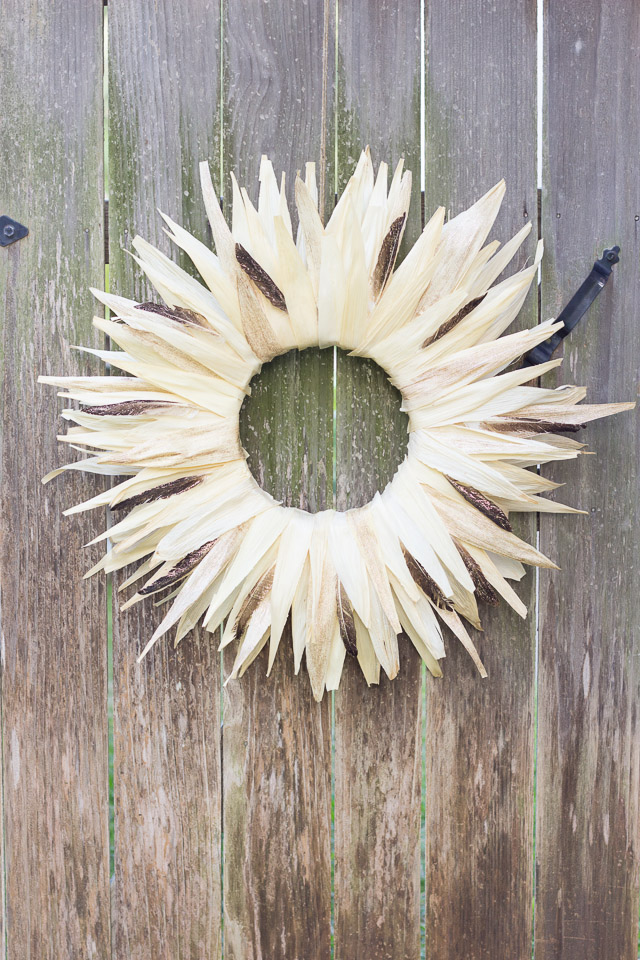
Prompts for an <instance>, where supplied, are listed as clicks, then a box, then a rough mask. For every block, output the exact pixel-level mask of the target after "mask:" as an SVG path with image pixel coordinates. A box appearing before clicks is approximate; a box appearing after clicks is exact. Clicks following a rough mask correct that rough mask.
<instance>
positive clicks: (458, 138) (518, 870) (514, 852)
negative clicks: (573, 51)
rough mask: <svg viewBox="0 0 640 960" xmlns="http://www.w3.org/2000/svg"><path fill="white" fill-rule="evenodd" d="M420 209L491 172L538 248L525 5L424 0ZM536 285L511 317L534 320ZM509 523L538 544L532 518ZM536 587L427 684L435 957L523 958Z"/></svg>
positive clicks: (475, 192) (504, 217) (455, 207)
mask: <svg viewBox="0 0 640 960" xmlns="http://www.w3.org/2000/svg"><path fill="white" fill-rule="evenodd" d="M426 43H427V79H426V164H427V166H426V215H427V216H429V214H430V212H431V211H432V210H433V209H434V208H435V207H436V206H437V204H438V203H444V204H446V205H447V206H448V207H449V208H450V210H451V215H455V214H456V213H458V212H459V211H460V210H462V209H464V208H465V207H467V206H468V205H469V204H470V203H472V202H473V201H475V200H476V199H477V198H478V197H479V196H480V195H481V194H482V193H484V192H485V191H486V190H487V189H489V187H491V186H492V185H493V184H494V183H496V182H497V181H498V180H499V179H500V178H501V177H505V179H506V181H507V195H506V198H505V201H504V205H503V206H504V209H503V211H502V212H501V214H500V217H499V219H498V222H497V225H496V229H495V231H494V235H495V236H497V237H498V238H499V239H500V240H506V239H507V238H508V237H510V236H512V235H513V233H515V232H516V230H518V229H519V228H520V227H521V226H522V225H523V223H524V222H525V219H526V218H529V219H532V220H533V221H534V230H533V231H532V235H531V236H530V238H529V240H528V241H527V243H526V244H525V249H524V252H523V253H522V254H521V256H520V258H519V266H522V265H523V263H524V258H525V257H526V256H530V255H531V253H532V251H533V249H534V247H535V234H536V229H535V226H536V220H537V212H536V211H537V203H536V126H535V113H536V11H535V4H532V3H528V2H524V0H523V2H520V0H517V2H513V3H509V4H497V5H496V4H492V3H488V2H482V3H477V2H474V0H465V2H463V3H459V4H455V5H452V4H450V3H446V2H443V0H432V2H430V3H429V4H428V5H427V23H426ZM536 306H537V305H536V296H535V291H534V292H532V293H530V294H529V299H528V301H527V304H526V305H525V308H524V311H523V314H522V315H521V320H520V322H521V323H525V322H526V324H527V325H530V324H531V323H533V322H535V320H536ZM518 531H519V533H520V535H521V536H525V537H526V539H528V540H529V541H530V542H534V541H535V519H534V520H532V521H531V522H520V523H519V526H518ZM534 586H535V577H534V573H533V572H531V571H530V572H529V573H528V574H527V576H526V578H525V580H523V581H522V582H521V584H520V585H519V586H518V588H517V589H518V593H519V594H520V596H521V597H522V599H523V600H524V602H525V603H526V604H527V606H528V607H529V611H530V612H529V618H528V620H527V621H526V622H523V621H522V620H521V619H520V618H519V617H518V616H517V615H516V614H514V613H513V612H512V611H510V610H509V609H506V608H505V604H504V603H503V604H502V605H501V607H500V608H499V609H498V610H497V611H489V610H488V609H486V608H485V609H484V610H482V611H481V615H482V619H483V622H484V631H485V632H484V634H480V635H478V636H477V639H476V643H477V645H478V648H479V650H480V653H481V656H482V657H483V659H484V662H485V665H486V667H487V670H488V672H489V677H488V679H487V680H481V679H480V677H479V676H478V674H477V673H476V670H475V667H474V666H473V664H472V663H471V662H470V660H469V658H468V657H467V654H466V653H465V651H464V650H463V649H462V648H461V647H460V646H459V645H458V644H457V642H456V641H454V640H453V638H451V639H450V642H449V644H448V649H447V659H446V660H445V661H444V664H443V670H444V679H443V680H441V681H433V680H431V679H430V678H429V679H428V683H427V814H426V817H427V824H426V834H427V838H426V844H427V848H426V884H427V906H426V938H427V950H428V955H429V957H430V958H432V960H440V958H445V957H447V958H449V957H451V956H456V957H457V956H460V957H462V956H464V957H466V958H469V960H479V958H489V957H497V956H504V955H505V949H506V948H505V945H506V944H508V954H509V956H510V957H518V958H520V957H523V958H524V957H528V956H530V953H531V924H532V917H531V909H532V881H533V862H532V861H533V753H534V653H535V646H534V623H535V608H534Z"/></svg>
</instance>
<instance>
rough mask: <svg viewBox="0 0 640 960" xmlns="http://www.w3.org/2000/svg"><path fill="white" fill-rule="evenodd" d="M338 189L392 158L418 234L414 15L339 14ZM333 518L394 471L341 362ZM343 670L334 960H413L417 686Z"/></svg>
mask: <svg viewBox="0 0 640 960" xmlns="http://www.w3.org/2000/svg"><path fill="white" fill-rule="evenodd" d="M337 76H338V91H337V96H338V115H337V117H338V130H337V144H338V151H337V155H338V182H339V184H340V187H341V188H342V187H343V186H344V184H345V182H346V180H347V178H348V177H349V176H350V174H351V173H352V172H353V167H354V165H355V163H356V161H357V158H358V155H359V153H360V150H361V149H362V148H363V147H364V146H365V145H366V144H367V143H368V144H370V146H371V150H372V154H373V159H374V163H375V165H376V167H377V165H378V163H379V162H380V161H382V160H384V161H386V162H387V163H389V164H390V166H391V167H392V169H393V166H395V164H396V163H397V161H398V160H399V158H400V157H401V156H404V158H405V165H406V168H407V169H409V170H411V171H412V174H413V194H412V196H413V202H412V206H411V209H410V212H409V220H408V223H407V229H406V232H405V240H404V248H405V249H406V245H407V244H410V243H413V242H414V241H415V240H416V238H417V236H418V235H419V233H420V229H421V205H420V4H419V2H417V0H416V2H413V3H406V4H402V5H398V4H395V3H389V2H382V3H377V4H374V3H366V4H358V3H354V2H352V0H349V2H344V3H342V2H341V3H340V5H339V23H338V72H337ZM336 373H337V384H336V397H337V400H336V405H337V421H336V457H337V463H336V473H337V507H338V509H341V510H344V509H348V508H350V507H357V506H360V505H362V504H364V503H366V502H367V501H368V500H370V499H371V497H372V496H373V495H374V493H375V492H376V490H382V489H383V488H384V487H385V486H386V484H387V482H388V481H389V480H390V479H391V478H392V476H393V474H394V473H395V470H396V467H397V466H398V464H399V463H400V461H401V460H402V459H403V457H404V454H405V452H406V444H407V418H406V415H405V414H403V413H401V412H400V397H399V394H398V393H397V392H396V391H395V390H394V389H393V388H392V387H391V386H390V384H389V383H388V381H387V377H386V374H385V373H384V371H383V370H382V369H381V368H380V367H378V366H377V365H376V364H374V363H373V362H370V361H364V360H360V361H358V360H357V359H355V358H350V357H348V356H346V355H345V354H343V353H342V351H338V357H337V371H336ZM347 660H348V662H347V663H345V673H344V675H343V678H342V681H341V684H340V689H339V690H338V691H337V693H336V695H335V956H336V960H359V958H362V960H364V958H366V960H374V958H375V960H383V958H385V960H386V958H393V960H400V958H402V960H414V958H417V957H419V955H420V791H421V773H422V763H421V747H422V729H421V716H422V710H421V707H422V682H421V669H420V661H419V658H418V656H417V655H416V654H415V652H414V650H413V648H412V647H411V645H410V644H409V643H408V642H407V644H406V646H405V647H404V648H403V649H402V651H401V665H400V675H399V676H398V678H397V679H396V680H395V681H393V682H389V681H388V680H386V678H385V679H383V680H382V681H381V683H380V686H379V687H377V688H376V687H372V688H371V689H367V686H366V683H365V681H364V678H363V677H362V674H361V672H360V669H359V667H358V666H357V664H354V662H353V661H351V660H350V659H349V658H347Z"/></svg>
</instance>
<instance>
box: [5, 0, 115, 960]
mask: <svg viewBox="0 0 640 960" xmlns="http://www.w3.org/2000/svg"><path fill="white" fill-rule="evenodd" d="M0 19H1V20H2V30H1V31H0V90H1V91H2V94H1V96H2V114H1V116H0V170H1V171H2V174H1V176H0V213H3V214H9V215H10V216H12V217H14V218H15V219H17V220H19V221H20V222H21V223H23V224H26V225H27V226H28V227H29V236H28V237H27V238H25V239H23V240H21V241H19V242H17V243H14V244H13V245H12V246H9V247H4V248H0V300H1V302H2V314H3V408H2V421H3V443H2V509H1V514H0V515H1V516H2V527H3V536H2V743H3V758H2V760H3V764H2V765H3V797H4V811H3V818H4V830H3V833H4V853H5V858H4V873H5V877H3V888H4V894H5V897H6V909H7V918H8V924H7V928H6V930H4V931H3V934H4V938H6V942H5V939H3V944H2V948H1V949H2V954H3V956H4V955H5V953H4V951H5V947H6V951H7V952H6V956H7V957H8V958H9V960H18V958H20V960H21V958H26V957H29V958H34V960H35V958H38V960H41V958H42V960H46V958H51V960H53V958H56V960H58V958H60V957H87V956H92V957H107V956H109V955H110V929H109V825H108V824H109V805H108V804H109V801H108V779H107V764H108V760H107V757H108V737H107V620H106V597H105V584H104V581H103V580H100V578H96V579H94V580H92V581H90V582H87V581H83V580H82V576H83V574H84V572H85V571H86V570H87V569H88V568H89V567H90V566H91V565H92V563H93V562H95V560H96V559H97V550H98V548H97V547H92V548H90V549H85V548H83V544H85V543H86V542H87V541H89V540H91V539H92V538H93V537H94V536H95V535H96V534H97V533H98V532H99V530H100V528H101V525H102V523H103V521H104V517H100V516H99V515H94V514H91V515H88V514H83V515H82V516H80V517H74V518H73V519H71V518H67V517H63V516H62V511H63V509H64V508H66V507H68V506H70V505H71V504H73V503H77V502H79V501H82V500H86V499H88V498H89V497H91V496H93V495H95V494H96V493H98V492H99V490H100V489H101V485H102V481H101V480H100V479H98V478H96V477H91V476H89V477H86V478H85V477H83V476H81V475H79V474H75V475H72V474H68V475H67V476H66V477H60V478H58V479H57V480H54V481H53V482H52V483H51V484H50V485H49V486H47V487H43V486H42V484H41V478H42V477H43V476H44V474H45V473H47V472H48V471H49V470H51V469H52V468H54V467H56V466H58V465H61V464H63V463H65V462H66V461H67V460H68V459H73V457H74V454H73V451H71V450H70V449H69V447H68V446H62V445H61V444H59V443H58V442H57V440H56V434H57V433H60V432H64V426H63V423H62V421H61V420H60V418H59V413H60V410H61V408H62V407H63V405H64V404H63V402H61V401H60V400H58V399H57V398H56V396H55V390H53V389H52V388H51V387H43V386H39V385H38V384H37V383H36V381H37V378H38V375H39V374H54V373H55V374H58V375H59V374H61V373H62V374H65V373H66V374H80V373H89V372H91V371H93V370H94V369H95V367H96V364H95V362H93V361H91V360H87V359H85V358H83V357H82V356H81V355H79V354H78V353H75V352H72V351H71V350H70V344H71V343H85V344H92V345H93V346H99V337H98V336H96V335H95V333H94V332H92V327H91V317H92V315H93V312H94V311H95V302H94V301H93V298H92V297H91V294H90V293H89V290H88V288H89V286H90V285H96V286H100V284H101V283H102V280H103V276H104V265H103V228H102V204H103V170H102V149H103V148H102V7H101V6H98V5H96V4H87V3H84V2H82V0H73V2H67V3H61V2H47V3H44V2H37V3H31V4H27V5H24V4H22V3H20V2H14V0H3V3H2V5H1V10H0ZM3 906H4V904H3Z"/></svg>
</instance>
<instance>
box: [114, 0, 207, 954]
mask: <svg viewBox="0 0 640 960" xmlns="http://www.w3.org/2000/svg"><path fill="white" fill-rule="evenodd" d="M109 25H110V38H109V54H110V62H109V76H110V86H109V92H110V187H111V196H110V203H109V215H110V260H111V263H110V285H111V289H112V291H115V292H116V293H120V294H123V295H125V296H135V297H137V298H139V299H145V298H147V297H148V296H149V295H151V290H150V289H149V288H148V286H147V285H146V284H145V283H144V282H143V280H142V278H141V275H140V272H139V271H138V270H137V268H136V267H135V265H134V264H133V262H132V261H131V258H130V257H128V256H127V254H126V253H125V252H124V250H123V249H122V248H127V247H130V243H131V239H132V238H133V236H134V235H135V234H136V233H140V234H142V235H143V236H144V237H145V238H146V239H148V240H150V241H151V242H152V243H155V244H156V245H157V246H159V247H160V248H161V249H162V250H164V251H165V252H166V253H169V254H170V255H172V256H174V257H176V258H177V259H178V260H179V261H180V262H181V264H182V265H183V266H187V265H188V261H186V258H185V260H184V261H183V260H182V259H181V258H179V257H177V255H176V252H175V250H171V248H170V245H169V241H168V239H167V238H166V236H165V235H164V234H163V231H162V221H161V219H160V217H159V216H158V213H157V210H156V208H157V207H159V208H160V209H161V210H163V211H165V212H166V213H168V214H169V215H170V216H172V217H174V218H175V219H176V220H177V221H178V222H179V223H182V224H183V225H184V226H185V227H186V228H187V229H188V230H191V231H192V232H193V233H195V235H196V236H198V237H199V238H200V239H202V240H204V241H205V242H206V241H207V240H208V238H209V234H208V227H207V225H206V216H205V211H204V205H203V203H202V198H201V194H200V187H199V181H198V177H197V168H198V162H199V161H200V160H204V159H207V160H209V162H210V164H211V165H212V172H213V176H214V179H216V180H217V179H218V178H219V171H218V157H219V148H220V95H219V94H220V9H219V3H218V2H217V0H209V2H203V3H200V2H196V0H188V2H184V0H182V2H178V0H156V2H155V3H150V4H140V3H138V2H135V0H113V2H110V3H109ZM156 296H157V295H156ZM115 586H117V584H115V585H114V594H115ZM116 602H117V598H116ZM157 622H159V611H157V610H154V608H153V606H152V604H151V603H148V604H140V606H139V607H134V608H132V609H131V610H129V611H126V612H125V613H123V614H121V615H118V613H117V611H114V643H113V676H114V802H115V892H114V911H115V916H114V939H115V943H114V953H115V956H116V957H117V958H118V960H124V958H127V960H129V958H139V960H148V958H149V957H163V958H164V957H166V958H174V957H178V956H179V957H181V958H182V957H185V958H193V960H195V958H201V957H211V958H212V960H214V958H216V957H219V956H220V955H221V883H220V869H221V863H220V819H221V784H220V657H219V654H218V653H217V650H216V644H215V640H214V639H213V638H212V637H211V636H210V635H209V634H206V633H203V632H200V631H194V632H193V633H192V634H190V635H189V636H188V637H187V638H185V640H183V641H182V643H181V644H180V646H179V648H178V649H177V650H174V649H173V647H172V645H171V644H170V643H169V642H166V643H159V644H157V646H156V647H155V648H154V650H153V651H152V652H151V654H150V655H149V656H148V657H147V658H146V659H145V660H144V662H143V663H142V664H141V665H137V664H136V656H137V654H138V653H139V651H140V649H141V647H142V646H144V643H145V642H146V640H147V639H148V638H149V636H150V634H151V632H152V631H153V625H154V624H156V623H157Z"/></svg>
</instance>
